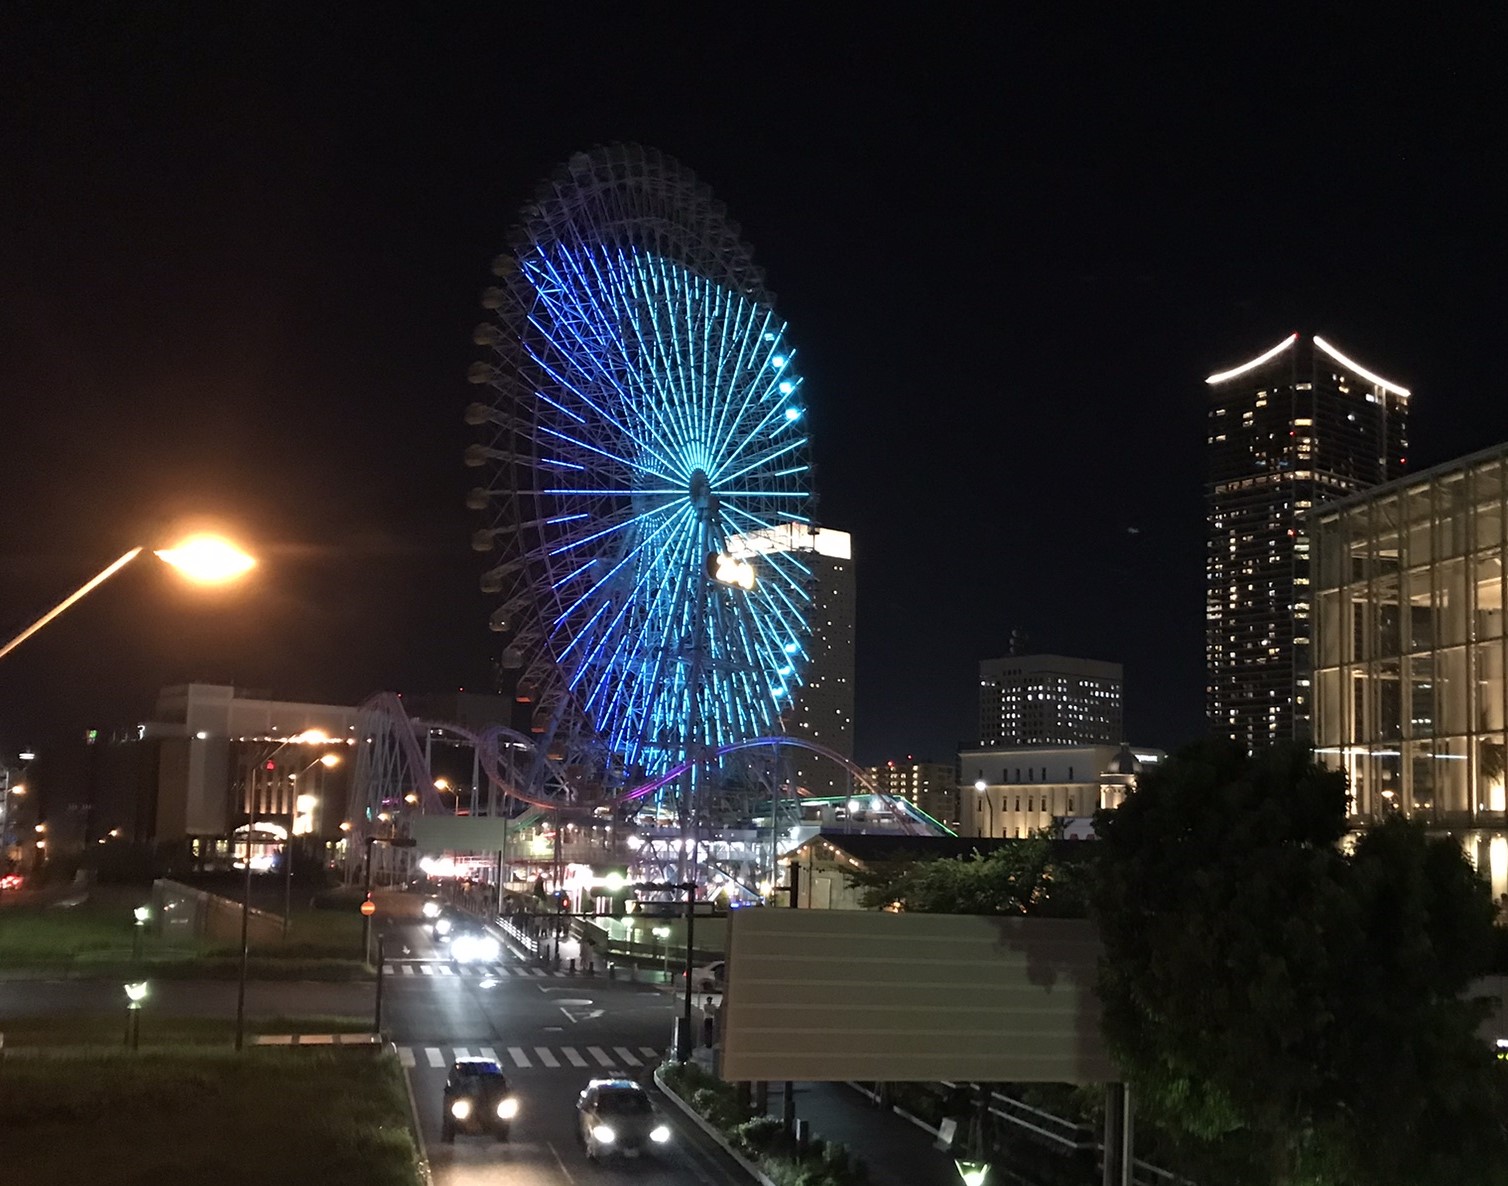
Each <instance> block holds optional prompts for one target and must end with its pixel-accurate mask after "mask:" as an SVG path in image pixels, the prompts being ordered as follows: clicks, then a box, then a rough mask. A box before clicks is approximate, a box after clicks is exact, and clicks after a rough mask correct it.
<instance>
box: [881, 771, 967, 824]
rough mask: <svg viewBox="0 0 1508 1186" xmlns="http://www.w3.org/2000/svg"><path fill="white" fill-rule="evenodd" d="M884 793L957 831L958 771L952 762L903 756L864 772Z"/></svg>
mask: <svg viewBox="0 0 1508 1186" xmlns="http://www.w3.org/2000/svg"><path fill="white" fill-rule="evenodd" d="M866 773H868V775H869V777H870V779H871V780H872V781H873V782H874V785H875V786H876V787H877V788H878V789H879V790H880V791H882V792H884V793H885V794H887V795H894V796H895V797H896V798H898V799H905V800H906V801H908V802H910V803H914V804H915V805H916V806H917V807H920V808H921V809H922V810H923V811H925V812H926V813H927V814H928V815H930V816H931V817H932V818H933V819H935V820H936V821H937V822H938V823H940V824H944V825H946V826H947V827H949V828H951V829H952V830H953V831H955V832H956V831H958V771H957V769H956V768H955V767H954V765H953V763H952V762H918V761H917V760H916V759H915V758H912V757H905V758H900V759H896V760H893V761H889V762H881V763H880V764H879V765H878V766H871V767H869V769H868V770H867V771H866Z"/></svg>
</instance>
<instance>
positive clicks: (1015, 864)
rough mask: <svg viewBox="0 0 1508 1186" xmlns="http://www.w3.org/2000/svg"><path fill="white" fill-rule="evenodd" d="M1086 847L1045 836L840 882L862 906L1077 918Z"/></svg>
mask: <svg viewBox="0 0 1508 1186" xmlns="http://www.w3.org/2000/svg"><path fill="white" fill-rule="evenodd" d="M1092 847H1094V846H1093V845H1092V844H1090V843H1088V842H1079V843H1077V844H1066V843H1065V842H1054V841H1053V840H1052V839H1050V837H1049V836H1048V835H1047V834H1039V835H1036V836H1033V837H1031V838H1029V839H1026V840H1020V841H1016V842H1013V843H1011V844H1007V845H1003V846H1000V847H996V848H993V849H991V850H990V851H989V852H988V853H987V854H981V853H979V852H977V851H976V852H974V853H972V854H971V855H969V856H967V857H964V858H962V859H955V858H951V857H941V858H930V859H923V860H909V861H889V862H877V863H875V864H874V865H872V866H870V867H867V868H863V869H849V870H845V871H844V875H845V876H846V877H847V878H848V880H849V882H850V883H851V884H853V885H855V886H857V887H858V888H859V890H860V894H859V901H860V904H861V905H863V906H865V907H866V908H868V909H870V910H878V909H884V908H886V907H893V908H899V909H901V910H910V911H920V912H923V913H930V914H1035V915H1041V916H1044V917H1056V918H1064V917H1072V918H1082V917H1083V916H1084V914H1085V911H1086V910H1087V892H1086V880H1085V875H1084V871H1083V862H1082V861H1074V860H1072V859H1071V858H1070V857H1069V856H1068V855H1067V854H1068V853H1069V852H1070V850H1077V851H1078V852H1079V853H1080V854H1081V855H1083V856H1088V855H1089V854H1088V850H1089V849H1091V848H1092Z"/></svg>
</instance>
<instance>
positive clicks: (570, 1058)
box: [560, 1046, 586, 1067]
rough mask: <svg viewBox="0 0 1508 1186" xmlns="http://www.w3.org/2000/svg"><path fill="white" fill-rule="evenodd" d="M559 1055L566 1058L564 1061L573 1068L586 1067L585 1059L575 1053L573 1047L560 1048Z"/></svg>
mask: <svg viewBox="0 0 1508 1186" xmlns="http://www.w3.org/2000/svg"><path fill="white" fill-rule="evenodd" d="M560 1053H562V1054H564V1055H565V1056H566V1061H567V1062H568V1063H570V1064H571V1065H572V1066H573V1067H584V1066H586V1059H584V1058H582V1057H581V1055H579V1054H577V1053H576V1048H575V1047H574V1046H562V1047H561V1048H560Z"/></svg>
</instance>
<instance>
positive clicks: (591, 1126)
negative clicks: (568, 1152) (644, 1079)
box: [576, 1079, 670, 1161]
mask: <svg viewBox="0 0 1508 1186" xmlns="http://www.w3.org/2000/svg"><path fill="white" fill-rule="evenodd" d="M576 1139H577V1140H578V1141H579V1142H580V1143H581V1147H582V1148H583V1149H585V1150H586V1156H587V1160H589V1161H596V1160H597V1159H598V1158H601V1157H612V1156H620V1157H641V1156H644V1155H647V1154H650V1153H653V1152H654V1151H655V1150H656V1149H658V1148H659V1147H660V1146H662V1145H664V1144H665V1143H666V1142H667V1141H669V1140H670V1126H669V1125H668V1124H666V1123H665V1119H664V1117H662V1116H661V1115H660V1113H659V1112H658V1111H656V1110H655V1106H654V1103H653V1102H652V1101H651V1100H650V1098H649V1092H647V1091H645V1090H644V1088H643V1087H641V1086H640V1085H639V1084H637V1083H635V1082H634V1081H633V1080H632V1079H593V1080H592V1081H591V1082H590V1083H588V1084H587V1085H586V1089H585V1090H584V1091H583V1092H582V1093H581V1095H580V1097H579V1098H578V1099H577V1100H576Z"/></svg>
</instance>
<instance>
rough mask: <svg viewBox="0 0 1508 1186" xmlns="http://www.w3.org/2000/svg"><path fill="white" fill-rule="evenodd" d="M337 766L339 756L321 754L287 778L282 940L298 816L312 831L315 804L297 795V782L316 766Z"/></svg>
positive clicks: (289, 900) (289, 901)
mask: <svg viewBox="0 0 1508 1186" xmlns="http://www.w3.org/2000/svg"><path fill="white" fill-rule="evenodd" d="M339 765H340V755H339V754H321V755H320V756H319V757H317V758H315V759H314V761H312V762H310V763H309V764H308V765H307V766H305V767H304V768H303V769H302V770H300V771H299V772H298V773H297V774H293V775H290V776H289V777H291V778H292V779H293V790H294V799H293V812H292V813H291V815H290V817H289V820H288V837H287V839H286V840H285V841H284V846H283V938H284V939H287V938H288V924H289V922H290V920H291V919H292V918H293V838H294V837H295V836H300V835H303V834H304V833H303V832H300V831H299V827H298V821H299V818H300V816H308V817H309V824H308V826H307V827H306V828H305V832H307V831H310V830H312V829H313V819H314V810H313V809H314V805H315V803H316V799H315V796H313V795H300V794H298V780H299V779H300V778H302V777H303V776H304V775H305V774H307V773H308V772H309V771H311V770H313V769H314V768H315V767H316V766H323V767H324V768H325V769H326V770H330V769H332V768H334V767H336V766H339ZM306 801H307V803H306ZM305 806H307V807H308V808H309V810H308V811H305V810H304V808H305Z"/></svg>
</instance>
